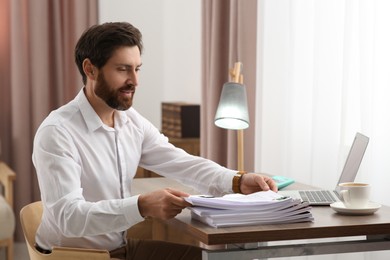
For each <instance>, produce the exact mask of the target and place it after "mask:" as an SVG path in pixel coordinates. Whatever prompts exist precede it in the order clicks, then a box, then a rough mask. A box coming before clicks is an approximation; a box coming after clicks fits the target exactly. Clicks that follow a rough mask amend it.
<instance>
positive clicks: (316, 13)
mask: <svg viewBox="0 0 390 260" xmlns="http://www.w3.org/2000/svg"><path fill="white" fill-rule="evenodd" d="M258 10H259V20H258V26H261V29H259V32H261V34H262V35H261V39H262V40H261V42H258V48H259V52H260V53H262V55H259V58H258V61H257V63H258V64H261V70H258V77H259V80H258V86H257V87H258V89H261V92H257V97H256V99H257V104H258V106H260V109H258V111H260V112H259V113H258V114H257V116H256V120H257V125H258V126H259V125H261V128H260V127H259V128H257V129H256V157H257V158H258V160H256V169H257V170H260V171H266V172H270V173H273V174H280V175H286V176H290V177H292V178H294V179H296V180H297V181H301V182H305V183H310V184H313V185H315V186H318V187H323V188H334V187H335V186H336V184H337V181H338V178H339V175H340V173H341V171H342V167H343V165H344V162H345V160H346V157H347V155H348V151H349V148H350V146H351V144H352V141H353V138H354V135H355V133H356V132H361V133H363V134H365V135H367V136H369V137H370V142H369V145H368V148H367V150H366V154H365V156H364V158H363V161H362V164H361V166H360V170H359V172H358V176H357V180H358V181H364V182H369V183H370V184H372V186H373V189H372V200H373V201H376V202H379V203H383V204H388V205H389V204H390V199H389V196H383V194H387V190H388V183H389V182H390V177H389V174H388V173H389V172H390V161H389V160H388V155H389V154H390V135H389V133H390V115H389V111H390V102H389V100H390V64H389V63H390V48H389V46H390V34H389V33H388V25H389V24H390V16H389V13H390V2H389V1H385V0H382V1H381V0H377V1H373V0H361V1H353V0H344V1H341V0H327V1H287V0H286V1H270V0H264V1H261V2H259V6H258Z"/></svg>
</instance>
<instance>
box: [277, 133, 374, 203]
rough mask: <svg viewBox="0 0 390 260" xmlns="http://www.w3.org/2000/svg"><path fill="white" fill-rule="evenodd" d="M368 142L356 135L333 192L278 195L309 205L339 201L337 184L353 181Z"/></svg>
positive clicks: (285, 192)
mask: <svg viewBox="0 0 390 260" xmlns="http://www.w3.org/2000/svg"><path fill="white" fill-rule="evenodd" d="M368 141H369V138H368V137H367V136H365V135H363V134H361V133H356V136H355V139H354V140H353V143H352V146H351V149H350V150H349V153H348V157H347V160H346V161H345V164H344V168H343V171H342V172H341V175H340V178H339V181H338V183H337V185H336V189H335V190H282V191H279V194H281V195H284V196H289V197H292V198H297V199H301V200H302V201H307V202H309V204H310V205H330V204H332V203H333V202H337V201H340V198H339V188H338V184H339V183H342V182H353V181H355V177H356V174H357V172H358V170H359V167H360V163H361V162H362V159H363V156H364V153H365V151H366V148H367V145H368Z"/></svg>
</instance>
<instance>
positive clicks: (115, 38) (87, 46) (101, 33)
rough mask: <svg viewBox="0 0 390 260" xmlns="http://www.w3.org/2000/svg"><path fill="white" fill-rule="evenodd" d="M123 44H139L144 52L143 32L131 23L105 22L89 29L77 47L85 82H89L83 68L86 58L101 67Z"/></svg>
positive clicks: (77, 58) (77, 59)
mask: <svg viewBox="0 0 390 260" xmlns="http://www.w3.org/2000/svg"><path fill="white" fill-rule="evenodd" d="M123 46H129V47H133V46H137V47H138V49H139V51H140V53H141V54H142V49H143V45H142V34H141V32H140V31H139V30H138V29H137V28H136V27H134V26H133V25H131V24H129V23H126V22H115V23H104V24H101V25H94V26H92V27H90V28H89V29H87V30H86V31H85V32H84V33H83V34H82V35H81V37H80V39H79V41H78V42H77V44H76V47H75V61H76V64H77V67H78V69H79V71H80V74H81V76H82V78H83V83H84V84H85V83H86V82H87V76H86V75H85V73H84V70H83V61H84V60H85V59H87V58H88V59H90V60H91V63H92V64H93V65H94V66H96V67H97V68H98V69H100V68H101V67H103V66H104V65H105V64H106V62H107V61H108V60H109V59H110V57H111V56H112V54H113V53H114V51H115V50H116V49H118V48H119V47H123Z"/></svg>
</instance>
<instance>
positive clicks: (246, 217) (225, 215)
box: [185, 191, 314, 228]
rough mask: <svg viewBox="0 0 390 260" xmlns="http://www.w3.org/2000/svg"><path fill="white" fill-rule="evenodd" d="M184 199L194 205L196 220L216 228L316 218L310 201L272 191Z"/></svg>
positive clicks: (192, 210) (193, 214)
mask: <svg viewBox="0 0 390 260" xmlns="http://www.w3.org/2000/svg"><path fill="white" fill-rule="evenodd" d="M185 199H186V201H188V202H189V203H191V204H192V207H189V208H188V209H189V210H190V211H191V217H192V218H193V219H195V220H198V221H201V222H203V223H205V224H207V225H209V226H212V227H217V228H219V227H232V226H246V225H259V224H283V223H297V222H307V221H313V220H314V218H313V216H312V214H311V207H310V206H309V204H308V203H307V202H302V201H301V200H297V199H293V198H290V197H284V196H282V195H279V194H278V193H276V192H273V191H261V192H256V193H252V194H249V195H243V194H228V195H225V196H222V197H212V196H207V195H192V196H189V197H187V198H185Z"/></svg>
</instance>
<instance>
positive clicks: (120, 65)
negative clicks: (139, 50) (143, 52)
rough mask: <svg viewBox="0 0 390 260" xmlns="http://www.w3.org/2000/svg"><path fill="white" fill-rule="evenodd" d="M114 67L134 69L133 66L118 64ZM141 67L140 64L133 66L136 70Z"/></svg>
mask: <svg viewBox="0 0 390 260" xmlns="http://www.w3.org/2000/svg"><path fill="white" fill-rule="evenodd" d="M116 66H118V67H126V68H132V67H134V66H133V65H129V64H124V63H118V64H116ZM141 66H142V63H141V64H139V65H137V66H135V67H136V68H139V67H141Z"/></svg>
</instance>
